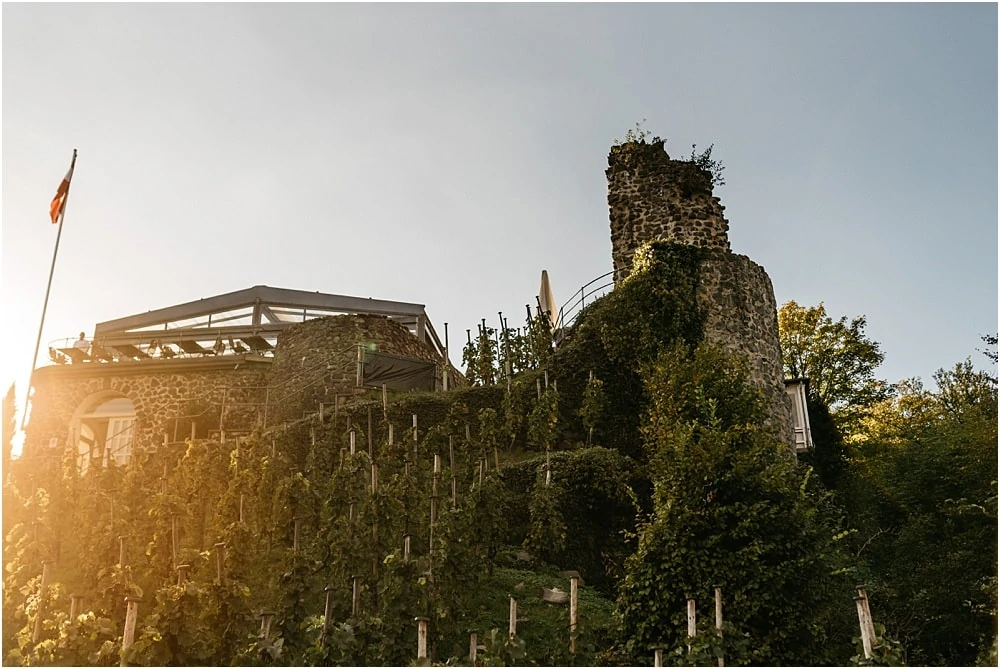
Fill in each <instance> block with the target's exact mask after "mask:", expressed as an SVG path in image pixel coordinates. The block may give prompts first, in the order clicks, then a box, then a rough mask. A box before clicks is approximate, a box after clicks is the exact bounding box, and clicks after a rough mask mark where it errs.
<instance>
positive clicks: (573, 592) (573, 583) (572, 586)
mask: <svg viewBox="0 0 1000 669" xmlns="http://www.w3.org/2000/svg"><path fill="white" fill-rule="evenodd" d="M579 587H580V577H579V576H570V579H569V652H571V653H575V652H576V622H577V613H578V611H577V606H578V600H577V593H578V590H579Z"/></svg>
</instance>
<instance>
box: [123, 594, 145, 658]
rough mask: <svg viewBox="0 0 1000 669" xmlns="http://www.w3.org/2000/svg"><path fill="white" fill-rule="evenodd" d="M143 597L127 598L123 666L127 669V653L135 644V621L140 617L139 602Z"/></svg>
mask: <svg viewBox="0 0 1000 669" xmlns="http://www.w3.org/2000/svg"><path fill="white" fill-rule="evenodd" d="M141 601H142V597H126V598H125V607H126V608H125V632H124V634H122V666H123V667H127V666H128V663H127V662H126V661H125V651H127V650H128V649H129V648H131V647H132V644H133V643H134V642H135V621H136V619H137V618H138V617H139V602H141Z"/></svg>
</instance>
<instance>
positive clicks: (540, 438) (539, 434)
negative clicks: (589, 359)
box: [528, 387, 559, 450]
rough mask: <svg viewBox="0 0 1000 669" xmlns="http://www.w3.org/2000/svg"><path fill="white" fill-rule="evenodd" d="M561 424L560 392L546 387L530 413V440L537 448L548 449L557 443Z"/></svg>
mask: <svg viewBox="0 0 1000 669" xmlns="http://www.w3.org/2000/svg"><path fill="white" fill-rule="evenodd" d="M558 424H559V394H558V393H557V392H556V391H555V389H554V388H551V387H550V388H546V389H545V390H544V391H543V392H542V396H541V398H539V400H538V401H537V402H536V403H535V406H534V408H533V409H532V410H531V413H530V414H529V415H528V440H529V442H530V443H531V444H533V445H534V446H535V447H536V448H539V449H541V450H548V449H550V448H551V447H552V446H554V445H555V440H556V435H557V434H558V429H557V428H558Z"/></svg>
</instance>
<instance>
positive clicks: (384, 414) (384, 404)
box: [382, 383, 392, 443]
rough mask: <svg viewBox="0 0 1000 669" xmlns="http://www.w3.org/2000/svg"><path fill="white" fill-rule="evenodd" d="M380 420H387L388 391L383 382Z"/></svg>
mask: <svg viewBox="0 0 1000 669" xmlns="http://www.w3.org/2000/svg"><path fill="white" fill-rule="evenodd" d="M382 420H389V393H388V392H387V391H386V387H385V384H384V383H383V384H382ZM390 443H392V442H390Z"/></svg>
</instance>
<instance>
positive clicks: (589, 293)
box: [552, 270, 618, 346]
mask: <svg viewBox="0 0 1000 669" xmlns="http://www.w3.org/2000/svg"><path fill="white" fill-rule="evenodd" d="M617 278H618V277H617V276H616V275H615V271H614V270H612V271H610V272H607V273H605V274H602V275H601V276H599V277H597V278H596V279H591V280H590V281H588V282H587V283H585V284H583V285H582V286H580V290H578V291H576V292H575V293H573V296H572V297H570V298H569V299H568V300H566V303H565V304H563V305H562V306H561V307H559V314H558V318H557V319H556V328H555V333H554V334H553V335H552V342H553V343H554V344H555V345H556V346H559V344H560V343H562V341H563V340H564V339H565V338H566V333H567V330H569V328H570V326H572V325H573V323H574V322H576V318H577V316H579V315H580V312H581V311H583V308H584V307H586V306H587V304H592V303H593V302H594V301H595V300H597V299H598V298H601V297H603V296H605V295H607V294H608V293H610V292H611V291H612V290H614V288H615V279H617Z"/></svg>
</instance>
